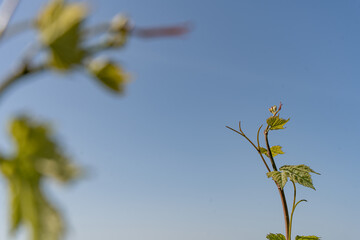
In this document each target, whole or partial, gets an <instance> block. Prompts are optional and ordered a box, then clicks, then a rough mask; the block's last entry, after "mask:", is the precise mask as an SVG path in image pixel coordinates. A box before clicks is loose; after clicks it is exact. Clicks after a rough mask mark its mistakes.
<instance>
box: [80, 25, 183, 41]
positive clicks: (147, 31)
mask: <svg viewBox="0 0 360 240" xmlns="http://www.w3.org/2000/svg"><path fill="white" fill-rule="evenodd" d="M110 28H111V24H110V23H101V24H98V25H96V26H93V27H90V28H88V29H86V30H85V31H84V35H85V36H86V37H90V36H95V35H98V34H102V33H106V32H107V31H109V30H110ZM126 30H127V31H128V32H129V33H130V35H132V36H135V37H139V38H156V37H175V36H180V35H184V34H186V33H188V32H189V31H190V24H189V23H179V24H175V25H170V26H162V27H151V28H146V27H134V26H129V25H128V26H127V29H126Z"/></svg>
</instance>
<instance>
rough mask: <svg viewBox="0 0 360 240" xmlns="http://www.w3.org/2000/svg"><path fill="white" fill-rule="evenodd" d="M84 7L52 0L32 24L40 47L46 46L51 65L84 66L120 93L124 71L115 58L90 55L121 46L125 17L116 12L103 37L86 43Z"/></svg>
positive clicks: (63, 67)
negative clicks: (100, 57)
mask: <svg viewBox="0 0 360 240" xmlns="http://www.w3.org/2000/svg"><path fill="white" fill-rule="evenodd" d="M86 17H87V8H86V6H85V5H84V4H81V3H67V2H65V1H64V0H54V1H51V2H50V3H49V4H48V5H47V6H46V7H45V8H44V9H43V10H42V11H41V12H40V14H39V15H38V17H37V19H36V21H35V26H36V28H37V29H38V32H39V38H40V41H41V44H42V45H43V47H45V48H46V49H47V52H48V59H47V64H48V66H49V67H50V68H54V69H55V70H60V71H68V70H71V69H72V68H74V67H76V66H80V67H84V68H85V69H86V70H87V71H88V72H89V73H90V74H91V75H92V76H93V77H94V78H95V79H96V80H98V82H99V83H101V85H103V86H104V87H106V88H107V89H110V90H112V92H115V93H123V92H124V87H125V86H124V85H125V83H126V82H127V81H126V79H127V74H125V73H124V71H123V70H122V68H121V67H120V66H118V65H117V64H116V63H115V62H114V61H111V60H108V59H103V60H101V61H100V60H98V59H93V58H95V55H97V54H98V53H100V52H102V51H104V50H106V49H111V48H120V47H122V46H124V44H125V43H126V39H127V35H128V33H129V30H128V28H129V27H128V24H129V23H128V19H127V18H125V17H124V16H120V15H119V16H115V17H114V19H113V20H112V21H111V23H110V24H109V25H108V27H107V29H106V37H105V38H104V39H103V40H102V41H101V42H98V43H97V44H95V45H92V46H87V45H86V44H85V43H86V42H87V40H89V39H87V38H86V34H85V32H86V29H85V28H84V26H83V23H84V21H85V20H86Z"/></svg>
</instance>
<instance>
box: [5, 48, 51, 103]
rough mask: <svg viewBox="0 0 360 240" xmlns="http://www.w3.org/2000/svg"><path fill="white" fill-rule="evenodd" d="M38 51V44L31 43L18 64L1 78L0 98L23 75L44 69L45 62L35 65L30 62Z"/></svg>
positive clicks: (22, 77)
mask: <svg viewBox="0 0 360 240" xmlns="http://www.w3.org/2000/svg"><path fill="white" fill-rule="evenodd" d="M38 51H39V46H38V45H34V44H31V45H30V46H29V48H28V49H27V51H26V52H25V54H24V56H23V58H22V60H21V61H20V64H19V65H18V66H17V67H16V68H15V70H14V71H13V72H12V73H10V74H9V75H8V76H6V77H4V78H3V80H2V81H1V82H0V99H1V98H2V97H3V96H4V94H5V92H6V91H7V90H9V89H10V87H12V86H13V85H15V84H16V83H18V82H19V81H20V80H22V79H24V77H25V76H28V75H30V74H34V73H38V72H41V71H43V70H45V69H46V65H45V63H40V64H36V65H33V64H31V61H32V60H33V57H34V56H35V55H36V54H37V53H38Z"/></svg>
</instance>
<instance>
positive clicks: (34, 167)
mask: <svg viewBox="0 0 360 240" xmlns="http://www.w3.org/2000/svg"><path fill="white" fill-rule="evenodd" d="M11 134H12V136H13V138H14V141H15V145H16V148H15V152H14V153H13V154H12V155H11V156H7V157H5V156H1V157H0V170H1V171H2V173H3V175H4V176H5V178H6V179H7V181H8V182H9V192H10V194H9V196H10V202H11V209H10V211H11V226H10V227H11V232H13V233H14V232H15V231H16V230H18V229H19V227H20V225H22V224H23V225H25V226H28V227H29V228H30V229H31V232H32V239H33V240H49V239H60V238H61V236H62V235H63V233H64V226H63V221H62V218H61V216H60V214H59V213H58V211H57V210H56V209H55V207H54V206H53V205H52V204H51V203H50V202H49V201H48V200H47V198H46V196H45V194H44V191H43V188H42V186H43V181H44V179H45V178H46V177H51V178H54V179H56V180H58V181H60V182H63V183H67V182H70V181H71V180H74V179H75V178H77V177H78V176H79V173H80V170H79V169H78V168H77V167H75V166H74V165H73V164H72V163H71V162H70V160H69V159H68V158H67V157H66V156H65V155H64V154H63V152H64V151H63V150H62V149H61V148H60V147H59V145H58V144H57V143H56V141H55V140H54V139H53V138H52V137H51V133H50V129H49V127H47V126H46V125H44V124H38V123H35V122H33V121H31V120H30V119H28V118H26V117H20V118H17V119H15V120H13V122H12V123H11Z"/></svg>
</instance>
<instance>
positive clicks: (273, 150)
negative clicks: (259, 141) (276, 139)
mask: <svg viewBox="0 0 360 240" xmlns="http://www.w3.org/2000/svg"><path fill="white" fill-rule="evenodd" d="M270 151H271V154H272V156H273V157H275V156H276V155H279V154H284V152H283V151H282V149H281V146H279V145H276V146H272V147H271V148H270ZM260 152H261V153H262V154H265V155H266V156H267V157H269V154H268V152H267V149H266V148H263V147H260Z"/></svg>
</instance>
